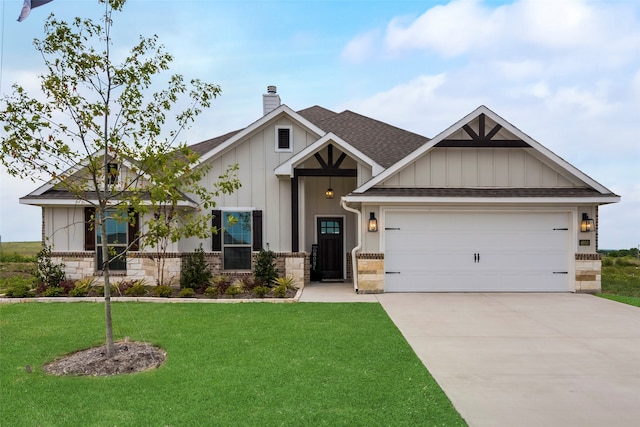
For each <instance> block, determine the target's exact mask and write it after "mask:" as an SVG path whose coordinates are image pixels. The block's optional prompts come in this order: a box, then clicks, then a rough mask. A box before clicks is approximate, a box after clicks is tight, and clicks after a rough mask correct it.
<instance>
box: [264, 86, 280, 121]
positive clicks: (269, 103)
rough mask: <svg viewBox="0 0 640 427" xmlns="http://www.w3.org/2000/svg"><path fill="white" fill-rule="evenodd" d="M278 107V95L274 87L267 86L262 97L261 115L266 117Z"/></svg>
mask: <svg viewBox="0 0 640 427" xmlns="http://www.w3.org/2000/svg"><path fill="white" fill-rule="evenodd" d="M279 106H280V95H278V93H277V88H276V87H275V86H267V93H265V94H264V95H262V113H263V115H267V114H269V113H270V112H272V111H273V110H275V109H276V108H278V107H279Z"/></svg>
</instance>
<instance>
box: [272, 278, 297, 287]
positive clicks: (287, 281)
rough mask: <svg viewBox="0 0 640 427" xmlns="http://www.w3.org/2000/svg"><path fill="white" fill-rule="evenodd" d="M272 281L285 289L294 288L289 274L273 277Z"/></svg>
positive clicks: (293, 282)
mask: <svg viewBox="0 0 640 427" xmlns="http://www.w3.org/2000/svg"><path fill="white" fill-rule="evenodd" d="M272 283H273V284H274V286H276V287H278V286H281V287H283V288H284V290H285V291H288V290H291V289H296V285H295V280H294V279H293V277H291V276H286V277H277V278H275V279H273V281H272Z"/></svg>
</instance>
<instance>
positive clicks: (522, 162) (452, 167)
mask: <svg viewBox="0 0 640 427" xmlns="http://www.w3.org/2000/svg"><path fill="white" fill-rule="evenodd" d="M578 185H579V184H578V183H575V184H574V183H573V182H572V181H571V180H570V179H569V178H568V177H565V176H563V175H561V174H560V173H558V172H556V171H555V170H554V169H552V168H551V167H549V166H547V165H546V164H545V163H544V162H542V161H541V160H539V159H538V158H536V157H534V156H533V155H532V154H531V153H529V152H527V150H526V149H522V148H434V149H433V150H431V151H429V152H428V153H426V154H425V155H424V156H422V157H421V158H419V159H417V160H416V161H415V162H414V163H412V164H410V165H408V166H407V167H405V168H404V169H402V170H401V171H399V172H398V173H397V174H395V175H393V176H391V177H389V178H388V179H386V180H385V181H384V182H383V184H382V186H383V187H449V188H461V187H480V188H488V187H501V188H508V187H529V188H541V187H574V186H578Z"/></svg>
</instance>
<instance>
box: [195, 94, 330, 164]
mask: <svg viewBox="0 0 640 427" xmlns="http://www.w3.org/2000/svg"><path fill="white" fill-rule="evenodd" d="M282 113H285V114H287V115H289V116H290V117H291V118H292V119H294V120H295V121H297V122H299V123H300V124H301V125H303V126H304V127H306V128H308V129H309V130H310V131H311V132H313V133H315V134H316V135H318V136H320V135H324V133H325V132H324V131H323V130H322V129H320V128H319V127H317V126H316V125H314V124H313V123H311V122H310V121H309V120H307V119H305V118H304V117H302V116H301V115H300V114H298V113H296V112H295V111H293V110H292V109H291V108H289V107H288V106H287V105H285V104H282V105H281V106H279V107H278V108H276V109H275V110H273V111H271V112H270V113H267V114H266V115H264V116H262V117H261V118H260V119H258V120H256V121H255V122H253V123H252V124H250V125H249V126H247V127H246V128H244V129H242V130H241V131H240V132H238V133H236V134H235V135H233V136H232V137H231V138H229V139H228V140H226V141H225V142H223V143H222V144H220V145H218V146H217V147H216V148H214V149H213V150H211V151H209V152H208V153H206V154H204V155H202V156H201V157H200V159H198V164H202V163H205V162H207V161H208V160H209V159H211V158H213V157H215V156H216V155H218V154H220V153H222V152H224V151H225V150H227V149H228V148H229V147H231V146H233V145H234V144H235V143H236V142H238V141H240V140H241V139H243V138H245V137H246V136H247V135H249V134H251V133H253V132H254V131H255V130H257V129H258V128H260V127H261V126H263V125H265V124H266V123H268V122H269V121H271V120H272V119H274V118H275V117H277V116H279V115H280V114H282Z"/></svg>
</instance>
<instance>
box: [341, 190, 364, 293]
mask: <svg viewBox="0 0 640 427" xmlns="http://www.w3.org/2000/svg"><path fill="white" fill-rule="evenodd" d="M340 206H342V209H344V210H345V211H348V212H353V213H354V214H356V216H357V217H358V218H357V220H356V224H358V227H357V228H358V244H357V245H356V247H355V248H353V249H352V250H351V268H352V269H353V272H352V273H351V275H352V277H353V289H354V290H355V291H356V293H358V263H357V260H356V253H357V252H358V251H359V250H360V249H362V224H361V222H362V214H361V213H360V211H359V210H357V209H353V208H350V207H349V206H347V202H346V201H345V200H344V197H341V198H340Z"/></svg>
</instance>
